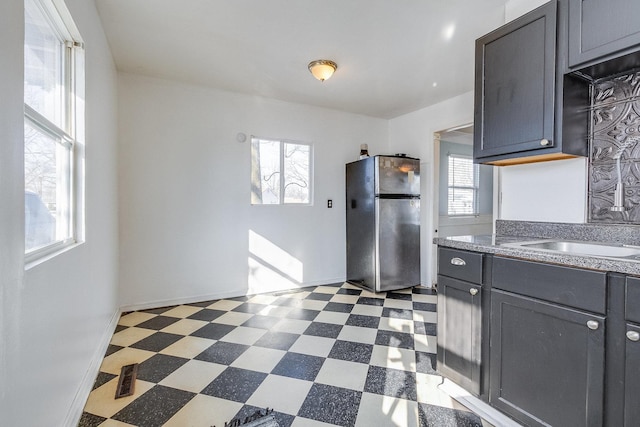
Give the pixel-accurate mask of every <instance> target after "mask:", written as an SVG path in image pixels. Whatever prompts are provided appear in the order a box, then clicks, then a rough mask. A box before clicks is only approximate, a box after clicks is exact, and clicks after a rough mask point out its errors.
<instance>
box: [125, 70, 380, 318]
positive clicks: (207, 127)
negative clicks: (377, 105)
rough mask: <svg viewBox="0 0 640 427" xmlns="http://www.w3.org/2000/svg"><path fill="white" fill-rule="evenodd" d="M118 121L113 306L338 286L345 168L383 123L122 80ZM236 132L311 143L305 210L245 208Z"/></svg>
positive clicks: (375, 148)
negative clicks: (310, 185)
mask: <svg viewBox="0 0 640 427" xmlns="http://www.w3.org/2000/svg"><path fill="white" fill-rule="evenodd" d="M119 114H120V122H119V123H120V134H119V141H120V162H119V168H120V169H119V174H120V221H121V227H120V286H121V288H120V289H121V297H122V299H121V303H122V305H124V306H126V307H131V306H135V307H140V306H151V305H158V304H161V303H173V302H178V301H187V300H198V299H203V298H217V297H224V296H235V295H242V294H245V293H247V292H249V293H255V292H267V291H273V290H277V289H283V288H291V287H295V286H305V285H312V284H322V283H330V282H335V281H342V280H344V279H345V274H346V272H345V205H344V190H345V189H344V168H345V163H346V162H349V161H353V160H356V159H357V157H358V155H359V153H360V144H361V143H368V144H369V152H370V153H371V154H378V153H381V152H387V150H386V146H387V138H388V130H387V129H388V122H387V121H386V120H380V119H373V118H368V117H364V116H358V115H353V114H347V113H342V112H338V111H332V110H327V109H322V108H316V107H309V106H305V105H297V104H290V103H285V102H280V101H275V100H269V99H264V98H256V97H250V96H245V95H239V94H232V93H229V92H224V91H218V90H212V89H207V88H204V87H198V86H189V85H185V84H180V83H176V82H171V81H166V80H158V79H152V78H146V77H142V76H137V75H127V74H121V75H120V79H119ZM239 132H243V133H245V134H247V135H256V136H260V137H267V138H284V139H292V140H299V141H308V142H312V143H313V144H314V167H315V174H314V194H315V198H314V200H315V204H314V205H313V206H251V205H250V180H249V179H250V151H249V148H250V144H249V140H247V142H244V143H239V142H237V141H236V135H237V134H238V133H239ZM327 199H333V202H334V205H333V206H334V207H333V208H332V209H328V208H327V207H326V205H327Z"/></svg>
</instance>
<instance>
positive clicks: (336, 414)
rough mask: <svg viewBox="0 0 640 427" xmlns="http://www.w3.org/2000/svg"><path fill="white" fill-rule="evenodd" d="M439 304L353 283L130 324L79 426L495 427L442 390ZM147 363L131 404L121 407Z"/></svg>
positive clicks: (135, 318)
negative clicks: (259, 413) (124, 387)
mask: <svg viewBox="0 0 640 427" xmlns="http://www.w3.org/2000/svg"><path fill="white" fill-rule="evenodd" d="M435 334H436V296H435V294H433V293H432V291H431V290H430V289H425V288H414V289H406V290H401V291H395V292H387V293H386V294H385V293H381V294H374V293H370V292H367V291H365V290H362V289H360V288H357V287H355V286H352V285H349V284H340V283H339V284H335V285H325V286H318V287H312V288H305V289H301V290H296V291H291V292H280V293H274V294H261V295H255V296H247V297H240V298H232V299H225V300H218V301H206V302H202V303H194V304H186V305H180V306H174V307H165V308H160V309H153V310H145V311H138V312H132V313H126V314H124V315H123V316H122V317H121V319H120V322H119V324H118V327H117V329H116V332H115V334H114V336H113V339H112V340H111V344H110V346H109V349H108V351H107V353H106V355H105V358H104V361H103V363H102V366H101V367H100V373H99V375H98V378H97V379H96V382H95V385H94V388H93V391H92V392H91V394H90V396H89V398H88V400H87V403H86V406H85V409H84V413H83V415H82V419H81V421H80V424H79V426H80V427H88V426H103V427H110V426H129V425H133V426H161V425H166V426H180V427H185V426H204V427H212V426H217V427H223V426H224V424H225V422H228V421H230V420H232V419H234V418H243V417H246V416H248V415H251V414H253V413H254V412H255V411H256V410H258V409H264V408H267V407H269V408H273V409H274V414H275V416H276V419H277V421H278V424H279V425H280V426H281V427H299V426H310V427H320V426H331V425H338V426H367V427H370V426H376V427H378V426H396V427H402V426H438V427H447V426H478V427H481V426H488V425H489V424H488V423H486V422H484V421H482V420H481V419H480V418H479V417H477V416H476V415H474V414H472V413H470V412H468V411H467V410H466V408H464V407H463V406H461V405H459V404H458V403H457V402H455V401H453V400H452V399H451V398H449V396H447V395H446V394H444V393H443V392H442V391H440V390H439V389H438V388H437V385H438V384H439V383H440V381H441V377H439V376H438V375H436V373H435V371H434V368H435V352H436V337H435ZM131 363H139V364H140V365H139V368H138V379H137V381H136V384H135V394H134V395H133V396H130V397H125V398H121V399H115V398H114V395H115V390H116V386H117V383H118V377H117V376H118V375H119V373H120V369H121V367H122V366H124V365H128V364H131Z"/></svg>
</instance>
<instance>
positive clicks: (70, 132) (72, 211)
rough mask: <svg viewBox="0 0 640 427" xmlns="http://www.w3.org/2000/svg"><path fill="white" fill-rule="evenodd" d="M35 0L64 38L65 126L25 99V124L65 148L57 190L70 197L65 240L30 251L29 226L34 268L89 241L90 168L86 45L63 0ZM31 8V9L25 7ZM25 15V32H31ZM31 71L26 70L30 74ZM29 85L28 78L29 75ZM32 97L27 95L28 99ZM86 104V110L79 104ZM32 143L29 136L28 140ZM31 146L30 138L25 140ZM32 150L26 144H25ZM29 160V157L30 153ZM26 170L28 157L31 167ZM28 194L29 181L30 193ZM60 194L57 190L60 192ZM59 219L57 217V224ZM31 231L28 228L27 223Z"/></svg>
mask: <svg viewBox="0 0 640 427" xmlns="http://www.w3.org/2000/svg"><path fill="white" fill-rule="evenodd" d="M26 1H31V2H32V3H33V4H34V5H35V6H36V7H38V8H39V9H40V12H42V14H43V16H44V17H45V20H46V23H47V24H48V25H49V29H50V30H51V32H52V33H54V34H55V35H56V37H57V38H58V42H59V43H60V47H61V48H62V49H61V52H62V55H61V56H62V58H60V59H61V61H60V68H61V70H60V72H61V85H62V87H61V88H60V92H61V93H60V96H61V99H60V102H59V105H56V107H55V108H56V109H59V110H60V111H59V113H58V114H60V117H61V119H60V124H56V123H54V122H52V121H51V120H50V119H49V118H47V117H45V116H44V115H43V114H42V113H40V112H39V111H38V110H36V109H35V108H34V107H32V106H31V105H29V104H28V103H27V100H26V99H25V100H24V124H25V127H26V126H30V127H32V128H34V129H35V130H36V131H37V132H40V133H42V134H43V135H44V136H45V137H50V138H51V139H52V140H53V143H54V144H56V145H57V144H59V145H60V146H61V147H62V148H63V149H64V152H63V153H64V158H63V160H62V161H63V162H64V164H63V165H59V164H58V160H56V168H58V167H61V168H62V170H61V171H60V172H58V173H56V187H58V186H60V187H62V188H63V190H61V191H62V192H63V193H64V194H63V195H62V199H61V200H63V202H64V206H62V207H61V209H63V211H64V214H61V215H60V217H61V218H62V219H63V223H62V225H61V226H60V227H61V228H62V229H63V230H66V231H65V232H64V236H63V237H62V238H59V239H55V240H53V241H52V242H50V243H48V244H45V245H42V246H38V247H35V248H32V249H27V247H26V232H27V230H26V227H25V255H24V256H25V265H27V266H28V265H29V264H33V263H36V262H38V261H41V260H45V259H48V258H49V257H51V256H53V255H55V254H57V253H59V252H61V251H64V250H66V249H67V248H69V247H71V246H73V245H75V244H77V243H80V241H81V239H82V237H84V236H83V232H84V230H83V227H82V225H83V219H84V218H83V211H82V209H80V206H81V204H82V202H83V194H82V190H83V183H84V179H83V176H84V175H83V174H81V170H82V168H83V167H84V157H83V153H84V149H83V142H82V140H83V139H84V109H83V108H82V107H83V105H84V104H83V103H82V102H81V101H80V102H79V101H78V99H82V98H84V81H85V80H84V79H85V69H84V57H85V56H84V43H83V41H82V37H81V36H80V34H79V31H78V29H77V27H76V25H75V23H74V22H73V19H72V17H71V14H70V13H69V11H68V10H67V8H66V6H65V4H64V2H63V1H61V0H26ZM25 8H26V5H25ZM26 19H27V16H26V12H25V31H26V27H27V23H26ZM26 46H27V39H26V36H25V53H24V58H25V59H26V57H27V56H26V55H27V52H26ZM26 72H27V69H26V67H25V73H26ZM24 79H25V82H26V79H27V76H26V74H25V76H24ZM25 95H26V94H25ZM79 104H80V105H79ZM25 138H26V135H25ZM25 144H26V139H25ZM25 149H26V145H25ZM25 157H26V153H25ZM24 167H26V158H25V166H24ZM26 191H28V190H27V187H26V181H25V192H26ZM57 191H58V190H56V192H57ZM57 221H58V215H56V222H57ZM25 226H26V224H25Z"/></svg>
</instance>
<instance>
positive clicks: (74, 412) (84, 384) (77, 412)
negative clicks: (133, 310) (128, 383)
mask: <svg viewBox="0 0 640 427" xmlns="http://www.w3.org/2000/svg"><path fill="white" fill-rule="evenodd" d="M120 313H121V311H120V310H119V309H118V310H116V311H115V313H114V314H113V316H112V317H111V320H110V321H109V325H108V326H107V328H106V329H105V331H104V333H103V334H102V337H101V338H100V343H99V345H98V348H97V349H96V351H95V352H94V354H93V357H92V358H91V362H90V363H89V367H88V368H87V370H86V372H85V373H84V377H82V381H81V382H80V386H79V387H78V391H77V392H76V395H75V396H74V398H73V402H71V406H70V408H69V411H68V412H67V416H66V417H65V420H64V423H63V425H64V426H68V427H76V426H77V425H78V423H79V422H80V417H82V411H83V410H84V406H85V404H86V403H87V398H88V397H89V393H91V389H92V388H93V384H94V382H95V380H96V376H97V375H98V372H99V371H100V365H101V364H102V360H103V359H104V354H105V353H106V352H107V348H108V347H109V343H110V342H111V338H112V337H113V333H114V331H115V330H116V326H118V320H120Z"/></svg>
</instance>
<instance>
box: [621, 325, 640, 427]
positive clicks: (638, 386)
mask: <svg viewBox="0 0 640 427" xmlns="http://www.w3.org/2000/svg"><path fill="white" fill-rule="evenodd" d="M626 335H627V336H626V338H627V341H626V348H625V369H624V427H632V426H637V425H638V423H639V422H640V326H638V325H633V324H631V323H627V334H626Z"/></svg>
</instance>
